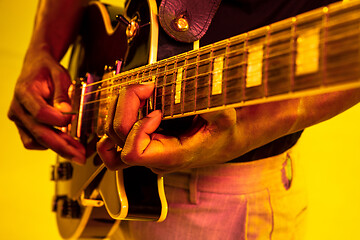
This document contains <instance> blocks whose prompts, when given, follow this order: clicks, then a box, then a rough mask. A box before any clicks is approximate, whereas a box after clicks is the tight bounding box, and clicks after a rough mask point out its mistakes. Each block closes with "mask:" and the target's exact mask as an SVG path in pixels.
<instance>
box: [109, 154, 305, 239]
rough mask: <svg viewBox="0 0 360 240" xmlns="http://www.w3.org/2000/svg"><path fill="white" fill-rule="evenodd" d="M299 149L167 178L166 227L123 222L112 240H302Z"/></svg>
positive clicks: (303, 189)
mask: <svg viewBox="0 0 360 240" xmlns="http://www.w3.org/2000/svg"><path fill="white" fill-rule="evenodd" d="M300 169H301V166H300V165H299V164H298V163H297V157H296V154H295V153H294V148H292V149H291V150H289V151H287V152H285V153H283V154H280V155H278V156H274V157H270V158H267V159H262V160H258V161H254V162H248V163H229V164H219V165H216V166H212V167H206V168H199V169H193V170H191V171H186V172H178V173H172V174H168V175H166V176H164V179H165V193H166V197H167V200H168V204H169V213H168V216H167V218H166V220H165V221H164V222H161V223H156V222H134V221H123V222H121V224H120V229H119V231H117V232H116V233H115V235H114V236H113V238H112V239H127V240H128V239H141V240H146V239H151V240H154V239H172V240H173V239H181V240H186V239H189V240H190V239H191V240H193V239H206V240H211V239H214V240H218V239H248V240H255V239H273V240H282V239H284V240H291V239H302V238H303V235H304V228H305V224H306V223H305V216H306V209H307V196H306V193H305V188H304V180H303V176H302V173H301V171H300Z"/></svg>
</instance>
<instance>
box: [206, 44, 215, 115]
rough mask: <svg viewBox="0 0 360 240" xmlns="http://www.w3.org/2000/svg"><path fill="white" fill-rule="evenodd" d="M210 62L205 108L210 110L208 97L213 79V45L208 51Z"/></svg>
mask: <svg viewBox="0 0 360 240" xmlns="http://www.w3.org/2000/svg"><path fill="white" fill-rule="evenodd" d="M210 59H211V60H210V62H209V66H208V68H209V74H208V85H209V86H208V99H207V106H208V107H207V108H208V109H209V108H210V96H211V79H213V77H214V73H213V72H214V70H213V67H214V49H213V45H211V50H210Z"/></svg>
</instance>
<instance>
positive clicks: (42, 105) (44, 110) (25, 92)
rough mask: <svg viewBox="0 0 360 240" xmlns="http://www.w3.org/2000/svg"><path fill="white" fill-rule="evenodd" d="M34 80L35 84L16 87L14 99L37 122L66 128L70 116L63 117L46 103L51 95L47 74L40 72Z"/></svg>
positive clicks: (44, 71) (23, 84)
mask: <svg viewBox="0 0 360 240" xmlns="http://www.w3.org/2000/svg"><path fill="white" fill-rule="evenodd" d="M34 78H36V79H37V80H36V81H35V82H34V81H32V82H29V83H22V84H20V85H19V86H17V87H16V90H15V96H14V98H16V100H17V101H18V102H19V103H20V104H21V105H22V106H23V107H24V108H25V109H26V111H27V112H28V113H30V115H31V116H33V118H35V119H36V120H37V121H39V122H41V123H44V124H48V125H52V126H66V125H67V124H68V123H69V122H70V119H71V116H69V115H64V114H63V113H62V112H61V111H60V110H58V109H56V108H54V107H52V106H51V105H49V103H48V101H49V98H50V95H51V89H50V86H49V83H50V82H51V80H50V77H49V73H47V71H46V70H42V72H41V73H39V74H38V75H37V76H34Z"/></svg>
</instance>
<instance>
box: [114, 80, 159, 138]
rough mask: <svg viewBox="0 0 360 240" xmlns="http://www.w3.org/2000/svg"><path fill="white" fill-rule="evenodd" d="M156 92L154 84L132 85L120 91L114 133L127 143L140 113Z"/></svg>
mask: <svg viewBox="0 0 360 240" xmlns="http://www.w3.org/2000/svg"><path fill="white" fill-rule="evenodd" d="M153 90H154V84H153V83H147V84H136V85H130V86H129V87H126V88H123V89H121V90H120V93H119V99H118V102H117V107H116V111H115V116H114V131H115V132H116V134H117V135H118V136H119V137H120V138H121V139H122V140H123V141H124V142H125V139H126V136H127V135H128V133H129V131H130V129H131V128H132V126H133V125H134V123H135V122H136V121H137V120H138V112H139V109H140V107H141V106H143V105H144V103H145V100H146V99H147V98H149V97H150V96H151V94H152V93H153Z"/></svg>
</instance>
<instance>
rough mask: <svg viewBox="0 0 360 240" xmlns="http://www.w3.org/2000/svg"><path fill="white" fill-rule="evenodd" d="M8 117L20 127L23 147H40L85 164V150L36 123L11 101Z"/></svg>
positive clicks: (72, 140)
mask: <svg viewBox="0 0 360 240" xmlns="http://www.w3.org/2000/svg"><path fill="white" fill-rule="evenodd" d="M8 116H9V118H10V119H11V120H12V121H14V122H15V123H16V124H17V125H18V126H21V129H22V133H25V134H23V135H22V140H24V141H25V142H24V141H23V143H24V145H25V147H27V146H28V147H29V148H30V149H32V147H34V146H38V145H41V146H42V147H43V148H50V149H52V150H54V151H55V152H56V153H58V154H59V155H61V156H63V157H65V158H67V159H71V160H73V161H75V162H78V163H80V164H83V163H85V148H84V147H83V146H82V144H81V143H79V142H78V141H76V140H75V139H73V138H72V137H71V136H69V135H67V134H65V133H63V132H61V131H59V130H57V129H54V128H52V127H49V126H46V125H43V124H40V123H38V122H37V121H35V120H34V119H33V118H32V117H31V116H30V115H28V114H27V113H26V112H25V111H24V110H23V109H22V107H21V106H20V105H19V104H18V103H17V101H15V100H13V102H12V105H11V108H10V110H9V113H8ZM24 129H26V130H24ZM29 138H32V140H30V139H29ZM31 142H33V143H31Z"/></svg>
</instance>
